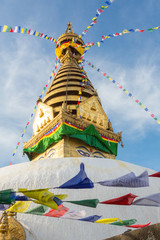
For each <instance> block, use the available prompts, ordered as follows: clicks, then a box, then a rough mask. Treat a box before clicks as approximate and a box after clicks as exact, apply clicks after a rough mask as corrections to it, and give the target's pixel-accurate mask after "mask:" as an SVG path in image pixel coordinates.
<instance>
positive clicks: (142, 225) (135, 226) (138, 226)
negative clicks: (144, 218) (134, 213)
mask: <svg viewBox="0 0 160 240" xmlns="http://www.w3.org/2000/svg"><path fill="white" fill-rule="evenodd" d="M150 224H151V222H149V223H147V224H138V225H130V226H125V227H131V228H143V227H147V226H149V225H150Z"/></svg>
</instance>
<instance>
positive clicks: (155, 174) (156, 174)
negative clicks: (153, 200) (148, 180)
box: [149, 172, 160, 177]
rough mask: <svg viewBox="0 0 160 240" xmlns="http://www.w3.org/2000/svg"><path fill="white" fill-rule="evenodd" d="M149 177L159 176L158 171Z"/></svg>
mask: <svg viewBox="0 0 160 240" xmlns="http://www.w3.org/2000/svg"><path fill="white" fill-rule="evenodd" d="M149 177H160V172H157V173H154V174H151V175H149Z"/></svg>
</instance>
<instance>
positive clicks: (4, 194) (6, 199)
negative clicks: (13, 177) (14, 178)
mask: <svg viewBox="0 0 160 240" xmlns="http://www.w3.org/2000/svg"><path fill="white" fill-rule="evenodd" d="M12 192H13V190H12V189H7V190H3V191H0V203H1V204H11V203H12V202H14V199H11V194H12Z"/></svg>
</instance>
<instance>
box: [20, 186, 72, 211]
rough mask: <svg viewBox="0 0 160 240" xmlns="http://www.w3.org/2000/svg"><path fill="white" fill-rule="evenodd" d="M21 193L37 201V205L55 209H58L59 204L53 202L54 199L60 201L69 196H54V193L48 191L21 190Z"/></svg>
mask: <svg viewBox="0 0 160 240" xmlns="http://www.w3.org/2000/svg"><path fill="white" fill-rule="evenodd" d="M19 192H22V193H23V194H24V195H25V196H27V197H29V198H33V199H36V200H37V201H34V202H35V203H38V204H42V205H46V206H48V207H50V208H53V209H58V206H57V203H56V202H55V201H54V200H53V198H54V197H57V198H59V199H64V198H66V197H67V196H68V195H66V194H61V195H54V194H53V193H51V192H49V191H48V188H47V189H36V190H27V189H19Z"/></svg>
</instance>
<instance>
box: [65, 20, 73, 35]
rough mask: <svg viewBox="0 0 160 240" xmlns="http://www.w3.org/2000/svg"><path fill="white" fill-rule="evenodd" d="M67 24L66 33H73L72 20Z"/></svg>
mask: <svg viewBox="0 0 160 240" xmlns="http://www.w3.org/2000/svg"><path fill="white" fill-rule="evenodd" d="M67 25H68V27H67V29H66V33H73V28H72V25H71V22H69V23H68V24H67Z"/></svg>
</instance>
